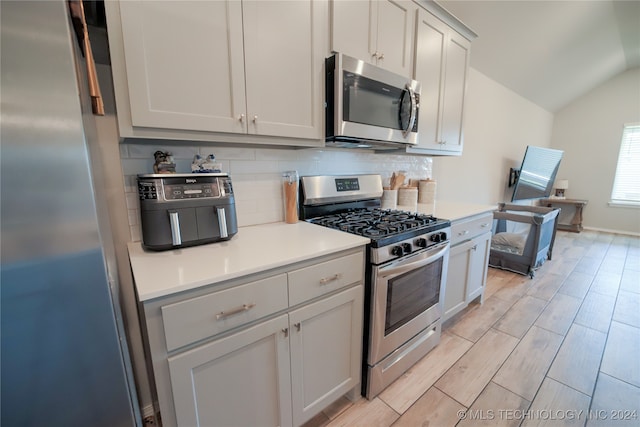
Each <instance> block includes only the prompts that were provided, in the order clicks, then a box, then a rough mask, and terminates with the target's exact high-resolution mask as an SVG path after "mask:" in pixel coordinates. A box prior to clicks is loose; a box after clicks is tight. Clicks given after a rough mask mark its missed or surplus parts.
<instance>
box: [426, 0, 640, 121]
mask: <svg viewBox="0 0 640 427" xmlns="http://www.w3.org/2000/svg"><path fill="white" fill-rule="evenodd" d="M438 3H439V4H441V5H442V6H443V7H445V8H446V9H447V10H448V11H449V12H451V13H452V14H453V15H455V16H456V17H457V18H459V19H460V20H461V21H462V22H464V23H465V24H466V25H467V26H468V27H470V28H471V29H472V30H473V31H474V32H476V33H477V34H478V38H477V39H476V40H474V42H473V44H472V48H471V66H472V67H473V68H475V69H476V70H478V71H480V72H481V73H482V74H484V75H486V76H487V77H489V78H491V79H493V80H495V81H497V82H498V83H500V84H502V85H504V86H506V87H507V88H509V89H511V90H513V91H514V92H516V93H518V94H519V95H521V96H523V97H524V98H527V99H529V100H531V101H532V102H534V103H535V104H537V105H539V106H541V107H542V108H544V109H546V110H548V111H550V112H556V111H558V110H559V109H561V108H562V107H564V106H566V105H567V104H569V103H570V102H572V101H573V100H575V99H576V98H578V97H580V96H581V95H584V94H585V93H587V92H589V91H590V90H591V89H593V88H595V87H597V86H599V85H600V84H602V83H604V82H606V81H607V80H608V79H610V78H611V77H613V76H615V75H617V74H619V73H621V72H623V71H626V70H628V69H631V68H634V67H638V66H640V0H627V1H619V0H615V1H612V0H566V1H544V0H532V1H528V0H513V1H487V0H467V1H465V0H439V1H438ZM630 96H638V97H639V99H640V94H630Z"/></svg>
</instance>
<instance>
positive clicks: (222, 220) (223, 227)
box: [217, 208, 229, 239]
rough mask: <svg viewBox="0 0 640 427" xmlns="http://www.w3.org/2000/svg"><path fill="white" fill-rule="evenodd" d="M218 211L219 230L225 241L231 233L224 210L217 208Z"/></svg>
mask: <svg viewBox="0 0 640 427" xmlns="http://www.w3.org/2000/svg"><path fill="white" fill-rule="evenodd" d="M217 211H218V228H219V229H220V237H222V238H223V239H224V238H225V237H229V232H228V231H227V214H226V212H225V210H224V208H217Z"/></svg>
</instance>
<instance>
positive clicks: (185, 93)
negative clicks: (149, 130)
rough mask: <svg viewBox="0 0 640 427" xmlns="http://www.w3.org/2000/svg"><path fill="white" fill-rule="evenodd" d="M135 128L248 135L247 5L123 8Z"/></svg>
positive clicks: (137, 5) (230, 2)
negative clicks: (244, 21)
mask: <svg viewBox="0 0 640 427" xmlns="http://www.w3.org/2000/svg"><path fill="white" fill-rule="evenodd" d="M120 14H121V16H120V17H121V22H122V36H123V41H124V55H125V63H126V74H127V84H128V88H129V97H130V99H129V102H130V105H131V121H132V124H133V126H141V127H154V128H165V129H188V130H198V131H218V132H236V133H238V132H239V133H245V132H246V120H244V121H240V120H239V117H240V115H241V114H245V83H244V59H243V41H242V5H241V3H240V2H237V1H233V0H228V1H212V2H209V1H207V2H203V1H123V2H121V3H120Z"/></svg>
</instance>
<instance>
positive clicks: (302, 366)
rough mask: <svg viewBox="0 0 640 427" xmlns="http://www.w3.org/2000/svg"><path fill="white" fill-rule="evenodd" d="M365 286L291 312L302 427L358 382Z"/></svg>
mask: <svg viewBox="0 0 640 427" xmlns="http://www.w3.org/2000/svg"><path fill="white" fill-rule="evenodd" d="M362 291H363V289H362V286H356V287H355V288H351V289H349V290H346V291H344V292H341V293H339V294H338V295H335V296H333V297H330V298H326V299H324V300H322V301H319V302H317V303H314V304H310V305H308V306H306V307H303V308H300V309H298V310H295V311H292V312H291V313H290V314H289V328H290V331H291V388H292V390H293V393H292V399H293V422H294V425H300V424H302V423H304V422H305V421H307V420H309V419H310V418H311V417H313V416H314V415H316V414H317V413H318V412H320V411H321V410H322V409H324V408H325V407H326V406H328V405H329V404H331V403H332V402H334V401H335V400H336V399H338V398H339V397H340V396H342V395H343V394H345V393H347V392H348V391H349V390H351V389H352V388H353V387H354V386H356V385H358V384H359V383H360V358H359V357H354V356H355V355H358V354H360V352H361V347H362V346H361V343H362V333H361V331H362V293H363V292H362Z"/></svg>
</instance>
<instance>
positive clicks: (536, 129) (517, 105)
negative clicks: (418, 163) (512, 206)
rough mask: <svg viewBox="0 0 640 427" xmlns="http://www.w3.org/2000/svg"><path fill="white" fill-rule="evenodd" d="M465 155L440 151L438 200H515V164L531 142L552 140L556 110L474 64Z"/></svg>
mask: <svg viewBox="0 0 640 427" xmlns="http://www.w3.org/2000/svg"><path fill="white" fill-rule="evenodd" d="M464 120H465V123H464V151H463V155H462V156H461V157H434V159H433V176H434V178H435V180H436V181H437V182H438V194H437V197H436V199H437V200H451V201H466V202H474V203H484V204H494V203H497V202H503V201H510V197H511V190H510V189H508V186H507V181H508V177H509V168H510V167H515V168H519V167H520V163H521V162H522V158H523V157H524V152H525V149H526V147H527V145H536V146H539V147H548V146H549V145H550V144H551V129H552V126H553V115H552V114H551V113H549V112H548V111H546V110H544V109H542V108H541V107H538V106H537V105H535V104H533V103H532V102H530V101H528V100H526V99H524V98H523V97H521V96H519V95H517V94H516V93H514V92H512V91H511V90H509V89H507V88H506V87H504V86H502V85H500V84H498V83H497V82H495V81H494V80H491V79H490V78H488V77H487V76H485V75H484V74H482V73H480V72H479V71H477V70H475V69H473V68H471V69H470V72H469V80H468V86H467V98H466V100H465V119H464Z"/></svg>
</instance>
